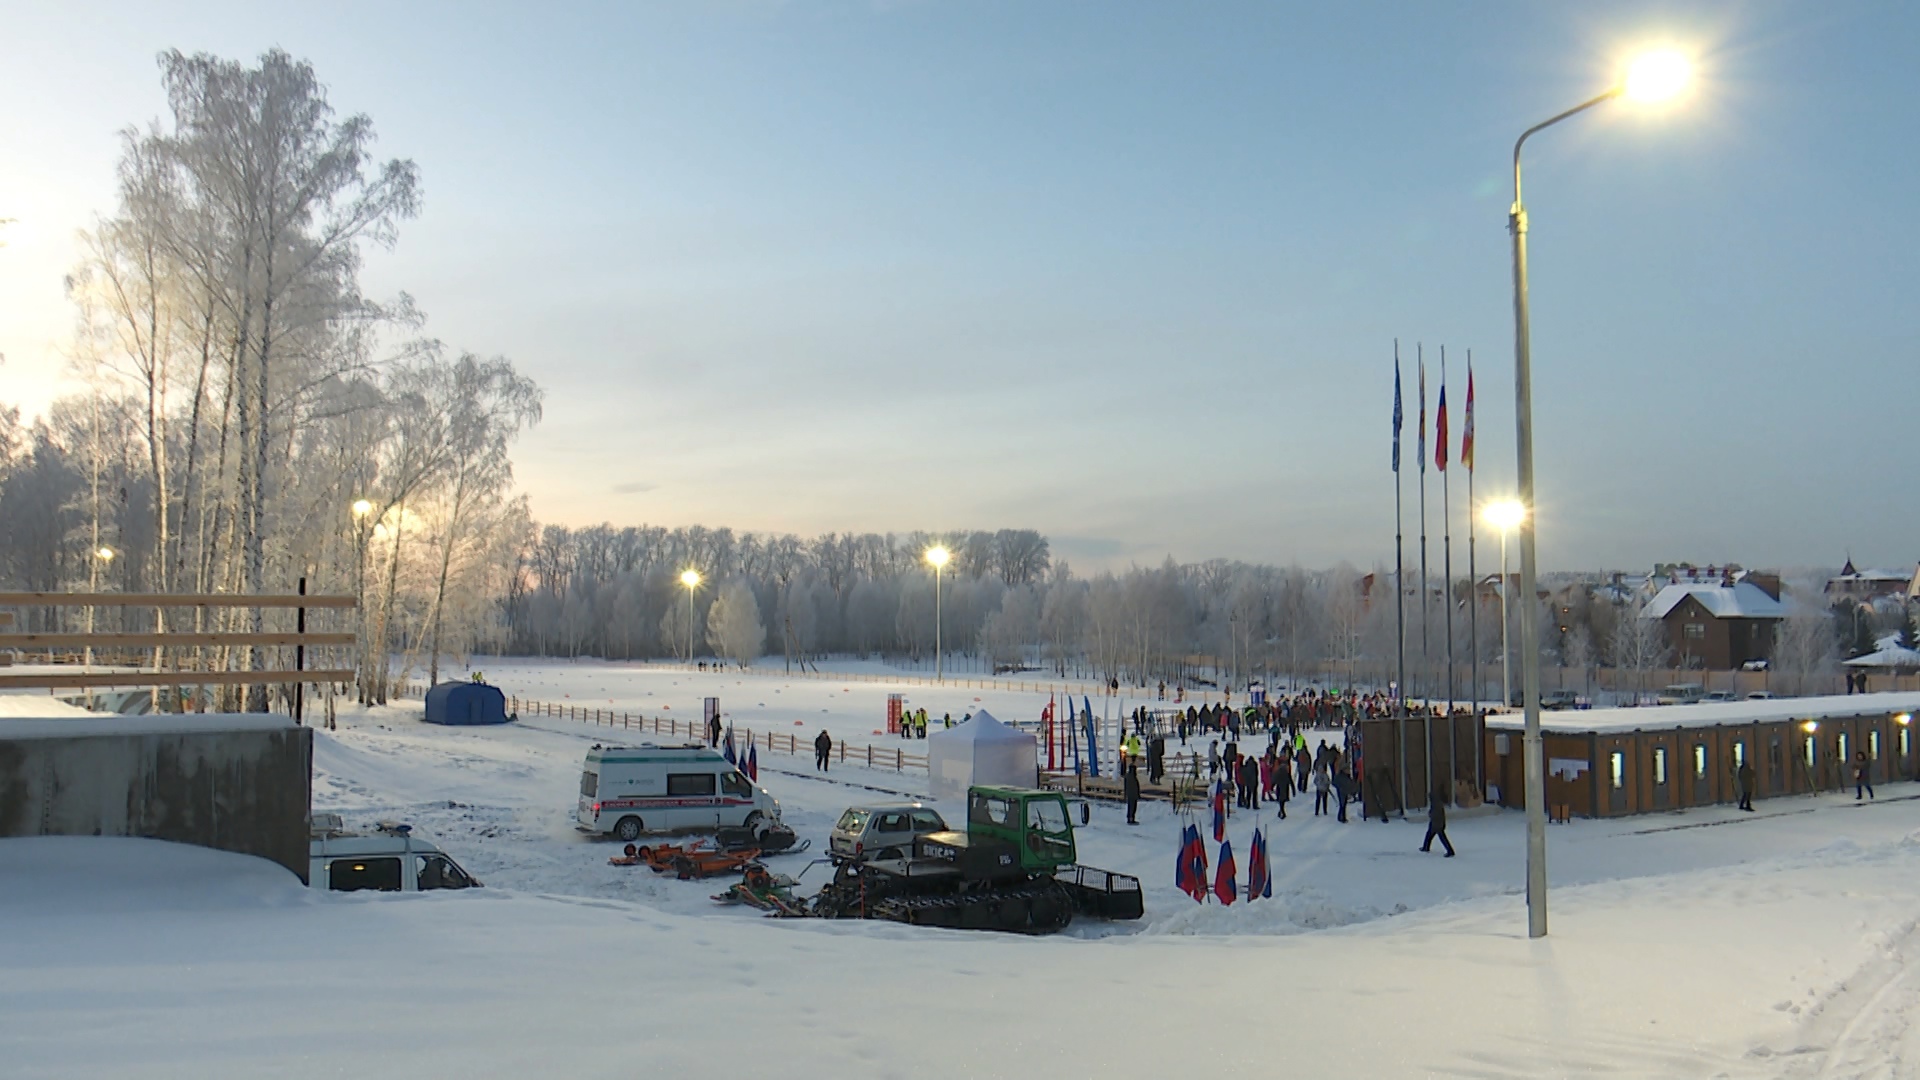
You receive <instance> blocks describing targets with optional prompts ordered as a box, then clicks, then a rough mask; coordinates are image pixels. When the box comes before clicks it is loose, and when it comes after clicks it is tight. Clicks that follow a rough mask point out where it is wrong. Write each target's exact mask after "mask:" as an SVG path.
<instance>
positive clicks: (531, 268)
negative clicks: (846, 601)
mask: <svg viewBox="0 0 1920 1080" xmlns="http://www.w3.org/2000/svg"><path fill="white" fill-rule="evenodd" d="M6 24H7V25H6V32H5V34H4V36H3V37H0V100H4V101H5V102H6V103H7V104H6V106H5V107H4V108H3V109H0V218H13V219H16V220H15V222H14V223H13V224H11V225H9V226H7V227H6V228H5V229H4V230H3V231H0V240H3V241H4V242H5V244H6V246H5V247H0V355H4V357H5V360H4V364H0V402H4V403H11V404H17V405H19V406H21V407H23V408H24V409H25V410H26V411H27V412H29V413H33V412H38V411H41V410H43V409H44V408H45V406H46V404H47V403H48V402H49V401H51V400H52V399H53V398H54V397H56V396H57V395H59V394H61V393H67V392H73V391H74V390H75V389H76V388H77V387H76V385H75V384H74V383H72V382H71V381H67V375H66V362H65V360H64V359H63V355H64V354H63V349H64V347H65V342H66V341H68V340H69V339H70V337H71V328H72V324H73V312H72V309H71V307H70V306H69V305H68V303H67V301H66V300H65V298H64V296H63V293H62V288H61V278H62V275H63V274H64V273H65V272H66V271H67V270H68V269H69V268H70V267H72V266H73V265H74V264H75V262H76V261H77V258H78V247H77V244H76V242H75V239H74V236H75V233H76V231H77V230H79V229H82V228H85V227H87V226H88V225H89V224H91V223H92V222H93V221H94V219H95V218H96V216H98V215H103V214H107V213H110V212H111V211H112V208H113V203H114V195H115V192H114V167H115V162H116V159H117V156H118V153H119V133H120V132H121V131H123V130H124V129H126V128H128V127H131V126H139V125H145V124H149V123H153V122H155V121H157V120H159V119H160V118H161V117H162V114H163V113H164V110H165V101H164V98H163V95H162V93H161V89H160V85H159V79H158V75H157V68H156V66H155V62H154V57H155V54H157V53H159V52H160V51H162V50H165V49H171V48H178V49H181V50H183V51H187V52H196V51H204V52H211V53H215V54H218V55H221V56H225V57H229V58H247V59H251V58H254V57H257V56H258V55H259V54H260V53H261V52H262V51H264V50H266V49H269V48H275V47H278V48H281V49H284V50H286V51H288V52H290V53H291V54H293V55H294V56H296V57H299V58H302V59H305V60H308V61H310V62H311V63H312V64H313V65H314V66H315V68H316V70H317V72H318V75H319V77H320V79H321V80H322V81H323V82H324V83H325V84H326V86H327V87H328V93H329V99H330V101H331V103H332V105H333V107H334V108H335V109H336V110H337V111H338V112H339V113H340V114H341V115H346V114H350V113H365V114H367V115H369V116H370V117H371V118H372V120H373V123H374V126H375V130H376V132H377V133H378V138H379V142H378V146H377V150H378V153H379V154H381V155H382V156H386V157H404V158H410V159H412V160H413V161H414V162H416V163H417V164H418V166H419V168H420V171H421V176H422V184H423V188H424V193H425V201H424V206H423V210H422V213H421V214H420V216H419V217H418V218H417V219H415V220H413V221H410V222H407V223H405V224H404V225H403V227H402V229H401V233H400V238H399V242H398V244H397V245H396V246H395V247H394V248H393V249H392V250H390V251H374V252H372V253H370V254H369V257H368V260H367V264H366V269H365V273H364V277H363V284H364V285H365V286H366V287H367V288H368V289H369V291H370V292H372V293H373V294H374V295H377V296H391V295H394V294H396V293H399V292H401V291H405V292H407V293H408V294H410V295H412V296H413V297H414V298H415V300H416V301H417V303H418V304H419V305H420V307H421V308H422V309H423V310H424V311H425V312H426V313H427V315H428V317H429V320H430V321H429V323H428V327H427V329H428V332H429V333H430V334H432V335H433V336H434V337H436V338H438V339H439V340H441V341H442V342H444V343H445V344H446V345H447V347H448V348H450V349H456V350H468V351H473V352H477V353H483V354H501V355H505V356H507V357H509V358H511V359H512V360H513V361H514V363H515V364H516V365H517V366H518V367H519V369H520V370H521V371H522V372H523V373H525V374H527V375H530V376H531V377H533V378H534V379H535V380H537V381H538V382H539V383H540V384H541V385H542V386H543V387H545V389H546V394H547V397H546V415H545V420H544V422H543V423H542V424H540V425H539V427H537V428H536V429H534V430H533V431H532V432H530V433H528V434H527V435H525V436H524V437H523V438H522V439H521V441H520V442H519V444H518V446H517V449H516V453H515V461H516V475H517V478H518V482H519V484H520V486H521V488H522V490H524V491H525V492H526V493H528V495H529V496H530V497H531V500H532V505H533V509H534V513H535V516H536V517H537V518H539V519H540V520H542V521H543V522H554V523H563V524H572V525H584V524H592V523H597V522H601V521H608V522H612V523H614V524H616V525H628V524H641V523H647V524H655V525H666V526H675V525H691V524H703V525H708V526H720V525H727V526H731V527H733V528H735V529H737V530H757V531H782V532H794V533H801V534H812V533H818V532H825V531H862V532H864V531H883V532H884V531H908V530H913V529H928V530H936V531H938V530H960V529H977V528H985V529H996V528H1035V529H1039V530H1041V531H1043V532H1045V533H1046V534H1048V535H1049V536H1050V537H1051V538H1052V540H1053V549H1054V552H1055V554H1056V557H1064V558H1066V559H1068V560H1070V561H1071V562H1072V563H1073V565H1075V566H1076V567H1079V568H1093V567H1101V566H1124V565H1127V564H1129V563H1141V564H1152V563H1157V562H1158V561H1159V560H1160V559H1162V558H1164V557H1165V556H1167V555H1172V556H1174V557H1175V558H1177V559H1180V560H1183V561H1190V560H1201V559H1209V558H1230V559H1245V560H1250V561H1262V562H1272V563H1288V562H1293V561H1299V562H1300V563H1302V564H1305V565H1310V566H1311V565H1326V564H1330V563H1333V562H1335V561H1339V560H1343V559H1344V560H1349V561H1351V562H1353V563H1355V564H1357V565H1361V566H1368V565H1374V564H1376V563H1380V562H1383V561H1384V562H1385V563H1388V564H1391V562H1392V560H1393V554H1394V540H1393V537H1394V527H1395V519H1394V497H1393V496H1394V483H1395V477H1394V474H1393V473H1392V472H1391V471H1390V467H1389V462H1390V449H1389V447H1390V434H1391V431H1390V429H1391V424H1390V418H1391V409H1392V386H1393V357H1394V349H1395V343H1396V341H1397V342H1398V348H1399V354H1400V357H1401V360H1402V363H1403V366H1404V371H1405V380H1406V381H1405V392H1406V413H1407V429H1406V433H1405V436H1404V439H1405V442H1404V465H1405V472H1404V473H1403V474H1402V477H1401V480H1402V489H1401V490H1402V492H1403V502H1404V515H1405V518H1404V532H1405V535H1406V537H1407V540H1406V545H1407V553H1408V557H1409V559H1410V560H1412V559H1417V557H1418V547H1417V543H1418V540H1417V538H1418V536H1419V533H1420V526H1419V508H1420V495H1419V487H1418V480H1419V474H1418V473H1417V472H1415V471H1414V468H1413V465H1414V451H1415V445H1414V444H1415V431H1414V424H1415V414H1416V409H1417V405H1416V401H1417V394H1416V386H1417V381H1416V377H1415V361H1416V357H1417V356H1421V355H1424V357H1425V359H1426V364H1427V378H1428V383H1429V391H1430V395H1431V397H1437V396H1438V392H1439V385H1440V351H1441V348H1442V347H1443V346H1444V347H1445V350H1446V376H1447V383H1446V385H1447V392H1448V400H1449V408H1450V411H1451V412H1452V418H1451V423H1452V429H1453V436H1454V439H1455V440H1456V441H1457V439H1458V436H1459V432H1460V428H1461V421H1462V418H1461V416H1460V409H1461V407H1462V405H1463V404H1464V398H1465V393H1466V379H1465V374H1466V360H1467V357H1468V355H1469V353H1471V355H1472V358H1473V372H1474V381H1475V392H1476V394H1475V396H1476V401H1475V407H1476V417H1475V421H1476V437H1477V448H1476V466H1477V467H1476V472H1475V473H1474V476H1473V480H1474V492H1473V494H1474V496H1475V498H1476V499H1477V500H1479V501H1481V502H1484V501H1486V500H1487V499H1488V498H1490V497H1494V496H1497V495H1501V494H1506V493H1509V492H1511V490H1512V485H1513V475H1514V443H1513V431H1514V415H1513V414H1514V398H1513V308H1512V291H1511V290H1512V271H1511V261H1510V260H1511V252H1510V241H1509V237H1508V234H1507V229H1506V221H1507V211H1508V208H1509V204H1510V203H1511V201H1512V190H1511V173H1510V161H1511V153H1512V149H1511V148H1512V145H1513V140H1514V138H1515V137H1516V136H1517V135H1518V134H1519V132H1520V131H1522V130H1524V129H1525V128H1527V127H1528V126H1530V125H1532V124H1533V123H1536V122H1538V121H1540V120H1542V119H1545V118H1546V117H1548V116H1550V115H1552V114H1554V113H1556V112H1558V111H1560V110H1561V109H1564V108H1566V107H1568V106H1571V105H1573V104H1575V103H1577V102H1579V101H1582V100H1584V99H1586V98H1588V97H1590V96H1592V95H1593V94H1594V93H1596V92H1598V91H1599V90H1602V89H1604V88H1606V87H1607V86H1609V85H1611V84H1612V83H1613V82H1614V81H1615V80H1616V78H1617V77H1618V74H1619V72H1620V70H1621V68H1622V65H1623V63H1624V60H1625V58H1626V57H1627V56H1629V55H1631V54H1632V53H1633V52H1634V51H1636V50H1638V49H1640V48H1643V47H1647V46H1654V45H1665V46H1671V47H1677V48H1680V49H1683V50H1685V51H1687V52H1688V53H1689V54H1691V55H1693V56H1694V57H1696V61H1697V79H1696V82H1695V84H1694V86H1693V87H1692V89H1691V91H1690V93H1689V94H1688V95H1687V97H1686V98H1685V99H1684V100H1683V101H1681V102H1678V103H1675V104H1674V105H1671V106H1669V107H1666V108H1662V109H1647V108H1643V107H1639V106H1635V105H1632V104H1629V103H1626V102H1610V103H1608V104H1607V105H1604V106H1602V107H1600V108H1598V109H1596V110H1594V111H1592V112H1590V113H1587V114H1585V115H1583V116H1581V117H1578V118H1576V119H1574V120H1571V121H1569V122H1568V123H1566V124H1563V125H1560V126H1558V127H1556V128H1554V129H1552V130H1551V131H1548V132H1546V133H1544V134H1542V135H1539V136H1536V137H1535V138H1534V139H1533V140H1531V141H1530V142H1529V144H1528V149H1527V159H1526V193H1527V206H1528V210H1529V215H1530V219H1531V232H1530V237H1529V239H1530V253H1529V254H1530V265H1531V295H1532V304H1533V364H1534V386H1533V396H1534V422H1535V450H1536V458H1537V478H1538V479H1537V483H1538V493H1539V545H1540V558H1541V564H1542V566H1543V567H1545V568H1550V569H1551V568H1564V569H1575V568H1602V567H1604V568H1616V569H1618V568H1640V567H1647V566H1650V565H1651V564H1652V563H1653V562H1655V561H1656V560H1661V561H1665V560H1692V561H1696V562H1699V563H1707V562H1724V561H1728V560H1732V561H1736V562H1740V563H1743V564H1745V565H1748V566H1825V565H1837V564H1838V563H1839V562H1840V561H1841V560H1842V559H1843V558H1845V557H1846V556H1847V555H1848V554H1849V553H1850V554H1852V556H1853V557H1854V558H1855V560H1856V561H1857V562H1859V563H1860V564H1861V565H1884V566H1887V567H1891V568H1895V569H1900V568H1907V567H1911V566H1913V565H1914V564H1915V560H1916V559H1920V544H1916V543H1915V538H1916V534H1920V500H1916V499H1915V498H1913V496H1912V483H1911V480H1910V477H1911V476H1912V475H1913V474H1914V466H1913V464H1912V462H1913V460H1914V453H1915V451H1914V444H1913V440H1912V435H1911V420H1910V412H1909V410H1910V405H1911V401H1912V398H1913V392H1914V388H1915V386H1916V381H1915V375H1914V374H1913V370H1914V359H1915V342H1916V341H1920V333H1916V332H1917V331H1920V303H1916V302H1915V300H1914V292H1915V289H1914V286H1915V283H1916V282H1915V277H1916V275H1915V272H1914V270H1913V269H1912V267H1913V265H1914V264H1913V253H1914V252H1915V250H1916V249H1917V248H1920V200H1916V199H1915V198H1914V196H1913V192H1914V190H1915V186H1914V185H1915V180H1914V177H1915V176H1916V175H1920V138H1916V136H1917V135H1920V69H1916V68H1915V66H1914V64H1913V57H1914V56H1916V55H1920V7H1915V6H1910V5H1899V4H1886V3H1868V2H1844V0H1843V2H1837V3H1831V4H1822V5H1808V4H1789V3H1722V4H1699V3H1693V4H1690V3H1664V4H1644V3H1642V4H1636V3H1617V4H1606V5H1572V4H1536V3H1523V2H1512V3H1498V2H1491V0H1489V2H1483V3H1474V4H1451V5H1442V4H1408V3H1384V2H1383V3H1348V4H1339V5H1327V4H1307V3H1300V4H1291V3H1277V2H1276V3H1215V4H1207V5H1166V4H1153V3H1119V2H1115V3H1102V4H1085V3H1053V2H1038V0H1035V2H1007V3H995V2H976V3H957V2H955V3H914V2H869V3H831V2H822V3H770V2H745V0H742V2H728V3H709V4H698V3H675V4H666V3H659V4H639V3H634V4H588V3H575V4H565V5H533V4H526V5H484V4H478V3H464V4H430V3H419V4H407V5H389V4H354V3H328V4H302V5H287V4H268V3H192V2H179V0H176V2H172V3H167V4H132V3H116V4H107V3H92V4H89V3H77V2H70V3H58V4H53V3H49V4H27V3H14V4H10V5H9V7H8V14H7V18H6ZM1431 404H1432V402H1431V400H1430V402H1429V405H1430V407H1431ZM1431 449H1432V447H1431V446H1429V452H1431ZM1458 453H1459V448H1458V446H1457V445H1455V446H1453V447H1452V448H1451V450H1450V456H1451V457H1453V458H1454V459H1455V460H1456V462H1457V458H1458ZM1429 465H1430V466H1431V462H1429ZM1446 478H1447V480H1448V481H1449V482H1450V483H1452V486H1453V488H1454V489H1455V490H1452V491H1450V492H1445V493H1443V490H1442V483H1441V481H1442V476H1441V474H1440V473H1439V472H1438V471H1437V470H1433V469H1431V467H1430V469H1429V472H1428V474H1427V477H1426V479H1427V485H1426V487H1427V498H1426V504H1427V525H1426V532H1427V534H1428V536H1429V541H1428V543H1429V552H1430V558H1432V559H1435V560H1438V559H1439V558H1440V557H1441V540H1440V537H1441V535H1442V532H1443V528H1444V527H1445V525H1443V510H1442V507H1443V505H1445V506H1447V507H1449V509H1448V510H1447V511H1446V514H1445V517H1446V519H1447V521H1446V524H1449V525H1450V526H1451V527H1452V529H1453V530H1454V531H1458V532H1459V533H1461V534H1462V537H1461V539H1462V540H1464V534H1465V531H1466V518H1467V517H1468V516H1469V510H1470V504H1469V503H1468V498H1467V492H1466V481H1467V478H1468V477H1467V474H1466V473H1465V472H1463V471H1462V470H1460V469H1459V468H1458V466H1457V464H1456V465H1454V466H1453V467H1451V468H1450V469H1449V472H1448V474H1447V477H1446ZM1443 494H1445V495H1448V496H1450V498H1449V499H1447V500H1445V501H1444V502H1443ZM1482 541H1483V542H1482V544H1481V547H1480V552H1481V554H1482V555H1483V556H1484V558H1483V560H1482V561H1483V565H1491V563H1492V561H1493V560H1495V559H1497V555H1496V554H1494V553H1495V552H1497V550H1498V545H1497V543H1496V542H1495V541H1493V540H1492V539H1491V538H1487V537H1483V538H1482ZM1457 546H1464V544H1462V545H1457ZM1461 554H1464V552H1462V553H1461ZM1436 565H1437V564H1436Z"/></svg>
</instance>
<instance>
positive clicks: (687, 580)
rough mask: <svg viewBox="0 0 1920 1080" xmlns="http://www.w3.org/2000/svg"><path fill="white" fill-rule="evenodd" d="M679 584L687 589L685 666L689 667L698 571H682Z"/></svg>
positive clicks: (691, 653) (691, 662)
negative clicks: (694, 596)
mask: <svg viewBox="0 0 1920 1080" xmlns="http://www.w3.org/2000/svg"><path fill="white" fill-rule="evenodd" d="M680 584H682V585H685V586H686V587H687V666H689V667H691V666H693V591H694V590H695V589H698V588H699V587H700V571H698V570H686V571H682V572H681V574H680Z"/></svg>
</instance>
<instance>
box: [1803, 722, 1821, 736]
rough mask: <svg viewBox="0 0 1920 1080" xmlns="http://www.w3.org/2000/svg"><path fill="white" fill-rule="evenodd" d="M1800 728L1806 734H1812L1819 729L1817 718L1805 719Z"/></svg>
mask: <svg viewBox="0 0 1920 1080" xmlns="http://www.w3.org/2000/svg"><path fill="white" fill-rule="evenodd" d="M1800 730H1802V731H1804V732H1806V733H1807V734H1809V735H1811V734H1813V733H1814V732H1816V731H1819V730H1820V721H1818V720H1809V721H1807V722H1806V723H1804V724H1801V725H1800Z"/></svg>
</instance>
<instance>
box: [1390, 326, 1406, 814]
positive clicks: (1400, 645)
mask: <svg viewBox="0 0 1920 1080" xmlns="http://www.w3.org/2000/svg"><path fill="white" fill-rule="evenodd" d="M1400 424H1401V419H1400V339H1399V338H1394V339H1393V592H1394V617H1393V625H1394V644H1395V647H1396V651H1397V652H1398V654H1399V659H1400V683H1399V694H1398V695H1397V697H1398V702H1397V703H1398V705H1399V706H1400V708H1399V714H1400V716H1399V721H1398V723H1399V731H1397V732H1396V733H1395V736H1394V745H1396V746H1397V747H1399V749H1400V770H1399V773H1400V816H1401V817H1402V818H1405V817H1406V816H1407V567H1406V562H1407V543H1406V536H1405V534H1404V533H1402V531H1401V517H1400V502H1401V498H1400V491H1401V489H1402V487H1403V486H1404V485H1402V484H1401V483H1400Z"/></svg>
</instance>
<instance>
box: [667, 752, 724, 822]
mask: <svg viewBox="0 0 1920 1080" xmlns="http://www.w3.org/2000/svg"><path fill="white" fill-rule="evenodd" d="M719 801H720V777H719V774H718V773H715V772H714V771H713V766H711V765H707V764H705V763H700V764H698V765H692V764H690V765H689V767H688V769H687V771H685V772H675V771H674V767H673V766H671V765H669V766H667V797H666V798H665V799H663V800H661V816H662V817H663V818H664V819H665V820H663V821H662V822H661V826H662V827H664V828H669V829H711V828H714V827H716V826H718V825H719V823H720V816H719V814H718V813H716V811H715V807H716V806H717V805H718V803H719Z"/></svg>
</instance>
